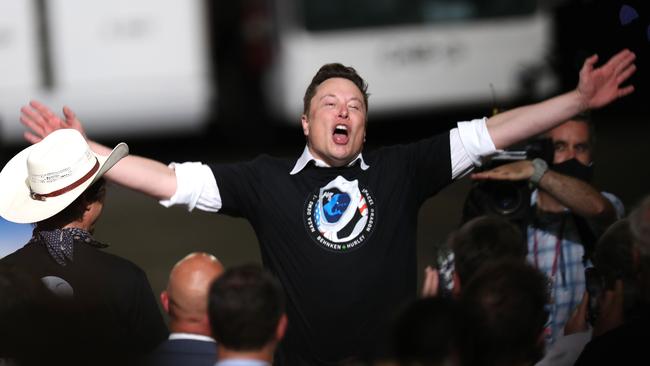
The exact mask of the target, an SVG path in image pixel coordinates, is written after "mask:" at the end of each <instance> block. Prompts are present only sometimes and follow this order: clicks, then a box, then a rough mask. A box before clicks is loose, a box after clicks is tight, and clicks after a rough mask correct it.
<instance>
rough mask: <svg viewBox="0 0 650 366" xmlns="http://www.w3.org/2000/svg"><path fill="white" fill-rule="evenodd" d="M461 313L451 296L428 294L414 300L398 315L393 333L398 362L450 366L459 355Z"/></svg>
mask: <svg viewBox="0 0 650 366" xmlns="http://www.w3.org/2000/svg"><path fill="white" fill-rule="evenodd" d="M459 325H460V312H459V309H458V306H457V304H456V301H455V300H454V299H452V298H450V297H440V296H437V297H425V298H421V299H417V300H414V301H413V302H410V303H409V304H408V305H407V306H406V307H405V308H404V309H403V310H402V311H401V312H400V313H399V314H398V316H397V319H396V320H395V322H394V325H393V328H392V332H391V342H390V344H391V347H392V350H391V354H390V356H391V358H392V359H393V360H394V361H395V362H397V364H398V365H421V366H434V365H447V364H448V362H449V361H450V360H452V359H454V358H455V357H456V354H455V353H456V342H457V339H458V336H459V333H460V326H459Z"/></svg>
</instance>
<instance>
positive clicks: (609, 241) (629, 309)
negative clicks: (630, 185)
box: [593, 219, 642, 320]
mask: <svg viewBox="0 0 650 366" xmlns="http://www.w3.org/2000/svg"><path fill="white" fill-rule="evenodd" d="M633 245H634V235H633V234H632V229H631V227H630V221H629V220H628V219H621V220H618V221H616V222H615V223H613V224H612V225H610V226H609V228H607V230H606V231H605V232H604V233H603V235H602V236H601V237H600V239H599V240H598V242H597V243H596V248H595V251H594V257H593V262H594V267H595V268H596V269H597V271H598V273H599V275H600V276H601V278H602V280H603V282H604V283H603V285H604V286H605V287H606V288H608V289H611V290H613V289H614V283H615V281H616V280H618V279H620V280H622V281H623V284H624V285H625V286H624V287H623V288H624V291H625V293H624V302H623V306H624V311H625V319H626V320H630V319H634V317H635V316H636V315H638V314H637V312H638V311H639V310H641V309H642V308H641V307H640V306H641V304H640V303H639V299H640V297H639V296H640V294H639V287H638V284H637V281H638V279H637V269H636V266H635V264H634V255H633V253H632V252H633V250H632V249H633Z"/></svg>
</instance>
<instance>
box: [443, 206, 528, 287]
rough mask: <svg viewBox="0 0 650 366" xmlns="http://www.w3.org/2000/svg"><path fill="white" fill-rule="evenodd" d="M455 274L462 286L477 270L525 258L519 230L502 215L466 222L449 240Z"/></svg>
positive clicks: (524, 246) (483, 216)
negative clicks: (509, 260) (511, 259)
mask: <svg viewBox="0 0 650 366" xmlns="http://www.w3.org/2000/svg"><path fill="white" fill-rule="evenodd" d="M449 247H450V249H451V250H452V251H453V253H454V271H456V274H457V275H458V277H459V278H460V280H461V282H462V283H463V284H465V283H466V282H467V281H469V280H470V278H471V277H472V276H473V275H474V273H476V271H477V270H478V269H479V267H480V266H481V265H483V264H485V263H489V262H492V261H495V260H497V259H501V258H515V259H518V260H521V261H524V260H525V259H526V254H527V252H528V246H527V244H526V241H525V240H524V236H523V234H522V233H521V230H519V228H518V227H517V226H516V225H515V224H513V223H512V222H510V221H508V220H507V219H505V218H503V217H501V216H495V215H482V216H478V217H475V218H473V219H471V220H469V221H467V222H466V223H465V224H463V226H461V227H460V228H459V229H458V230H456V231H455V232H453V233H452V234H451V235H450V237H449Z"/></svg>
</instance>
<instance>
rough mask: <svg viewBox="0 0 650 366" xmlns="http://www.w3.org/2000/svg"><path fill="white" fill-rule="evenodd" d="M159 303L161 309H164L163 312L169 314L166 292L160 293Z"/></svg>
mask: <svg viewBox="0 0 650 366" xmlns="http://www.w3.org/2000/svg"><path fill="white" fill-rule="evenodd" d="M160 303H161V304H162V307H163V309H165V312H166V313H169V294H167V290H164V291H163V292H161V293H160Z"/></svg>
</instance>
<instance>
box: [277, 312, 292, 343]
mask: <svg viewBox="0 0 650 366" xmlns="http://www.w3.org/2000/svg"><path fill="white" fill-rule="evenodd" d="M288 322H289V321H288V320H287V314H282V316H281V317H280V320H278V326H277V327H276V328H275V339H276V340H277V341H278V342H279V341H280V340H282V338H284V333H285V332H286V331H287V324H288Z"/></svg>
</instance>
